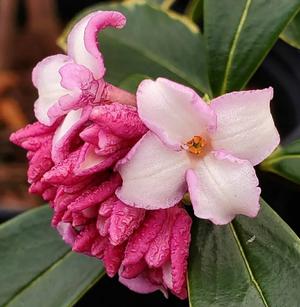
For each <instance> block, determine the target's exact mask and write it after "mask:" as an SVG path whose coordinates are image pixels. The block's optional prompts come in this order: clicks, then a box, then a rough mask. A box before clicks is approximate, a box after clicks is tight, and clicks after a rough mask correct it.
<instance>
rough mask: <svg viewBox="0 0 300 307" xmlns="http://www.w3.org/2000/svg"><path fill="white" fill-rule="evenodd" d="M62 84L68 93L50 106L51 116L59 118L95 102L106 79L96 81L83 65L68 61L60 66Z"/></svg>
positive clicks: (49, 112) (49, 113)
mask: <svg viewBox="0 0 300 307" xmlns="http://www.w3.org/2000/svg"><path fill="white" fill-rule="evenodd" d="M59 73H60V75H61V86H62V87H63V88H65V89H66V90H68V94H65V95H64V96H62V97H60V98H59V100H58V103H56V104H54V105H53V106H52V107H50V108H49V110H48V112H47V114H48V116H49V117H50V118H54V119H56V118H59V117H60V116H62V115H64V114H66V113H68V112H69V111H71V110H77V109H79V108H82V107H84V106H86V105H88V104H89V103H93V102H94V100H95V98H96V96H97V95H99V93H101V92H102V90H103V87H104V81H103V80H99V81H96V80H94V78H93V75H92V73H91V72H90V71H89V70H88V69H86V68H85V67H84V66H82V65H78V64H74V63H67V64H65V65H64V66H63V67H62V68H60V70H59Z"/></svg>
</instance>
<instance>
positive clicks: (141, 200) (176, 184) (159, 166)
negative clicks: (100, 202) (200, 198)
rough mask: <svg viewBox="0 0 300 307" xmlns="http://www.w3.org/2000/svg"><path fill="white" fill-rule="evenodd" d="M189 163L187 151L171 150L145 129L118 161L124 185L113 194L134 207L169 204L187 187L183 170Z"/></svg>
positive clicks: (155, 207)
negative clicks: (141, 136)
mask: <svg viewBox="0 0 300 307" xmlns="http://www.w3.org/2000/svg"><path fill="white" fill-rule="evenodd" d="M189 164H190V161H189V158H188V154H187V152H186V151H180V152H176V151H173V150H171V149H169V148H168V147H166V146H165V145H164V144H163V143H162V142H161V141H160V140H159V139H158V137H157V136H156V135H155V134H153V133H152V132H147V133H146V134H145V135H144V136H143V138H142V139H141V140H140V141H139V142H138V143H137V144H136V145H135V146H134V147H133V148H132V149H131V151H130V152H129V153H128V154H127V156H126V157H125V158H124V159H123V160H121V161H120V162H119V163H118V164H117V170H118V171H119V172H120V174H121V177H122V179H123V185H122V187H121V188H120V189H118V190H117V191H116V194H117V196H118V197H119V198H120V199H121V200H122V201H123V202H124V203H126V204H128V205H131V206H134V207H139V208H144V209H159V208H168V207H172V206H174V205H175V204H176V203H178V202H179V201H180V200H181V199H182V197H183V195H184V193H185V192H186V190H187V187H186V182H185V172H186V169H187V168H188V167H189Z"/></svg>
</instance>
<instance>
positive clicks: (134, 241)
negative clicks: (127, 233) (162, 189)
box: [123, 210, 166, 265]
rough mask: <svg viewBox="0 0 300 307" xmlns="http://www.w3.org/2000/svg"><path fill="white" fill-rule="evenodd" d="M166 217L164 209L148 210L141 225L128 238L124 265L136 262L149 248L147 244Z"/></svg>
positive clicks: (153, 237) (157, 231)
mask: <svg viewBox="0 0 300 307" xmlns="http://www.w3.org/2000/svg"><path fill="white" fill-rule="evenodd" d="M165 218H166V210H154V211H149V212H148V213H147V216H146V218H145V220H144V222H143V224H142V225H141V227H140V228H139V229H138V230H137V231H136V232H135V233H134V234H133V235H132V237H131V238H130V239H129V241H128V244H127V247H126V251H125V258H124V260H123V264H124V265H130V264H135V263H138V262H139V261H140V260H141V259H142V258H143V257H144V255H145V253H146V252H147V251H148V249H149V244H150V243H151V242H152V241H153V240H154V239H155V237H156V236H157V235H158V233H159V232H160V230H161V228H162V225H163V223H164V222H165Z"/></svg>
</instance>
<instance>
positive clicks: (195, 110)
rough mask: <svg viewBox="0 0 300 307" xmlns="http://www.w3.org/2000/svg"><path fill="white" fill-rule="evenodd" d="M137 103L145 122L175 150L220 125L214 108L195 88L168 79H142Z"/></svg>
mask: <svg viewBox="0 0 300 307" xmlns="http://www.w3.org/2000/svg"><path fill="white" fill-rule="evenodd" d="M137 105H138V113H139V116H140V118H141V119H142V121H143V122H144V124H145V125H146V126H147V127H148V128H149V129H150V130H151V131H153V132H154V133H155V134H157V135H158V136H159V138H160V139H161V140H162V141H163V142H164V143H165V144H166V145H168V146H169V147H171V148H172V149H175V150H180V149H181V146H182V145H183V144H185V143H186V142H188V141H189V140H190V139H191V138H192V137H193V136H197V135H202V136H206V135H207V134H208V133H211V132H212V131H214V130H215V127H216V115H215V113H214V111H213V110H212V109H211V108H210V107H209V106H208V105H207V104H206V103H205V102H204V101H203V100H202V99H201V98H200V97H199V96H198V95H197V93H196V92H195V91H193V90H192V89H190V88H188V87H186V86H183V85H181V84H178V83H175V82H173V81H169V80H167V79H163V78H158V79H157V80H156V81H152V80H144V81H142V83H141V84H140V85H139V88H138V91H137Z"/></svg>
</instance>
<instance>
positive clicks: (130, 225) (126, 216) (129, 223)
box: [109, 200, 145, 245]
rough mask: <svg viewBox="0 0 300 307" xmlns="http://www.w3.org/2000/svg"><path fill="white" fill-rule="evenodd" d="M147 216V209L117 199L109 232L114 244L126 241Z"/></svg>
mask: <svg viewBox="0 0 300 307" xmlns="http://www.w3.org/2000/svg"><path fill="white" fill-rule="evenodd" d="M144 216H145V210H143V209H139V208H133V207H129V206H127V205H125V204H124V203H122V202H121V201H120V200H117V201H116V202H115V204H114V206H113V211H112V215H111V219H110V226H109V234H110V241H111V243H112V244H113V245H119V244H121V243H122V242H124V241H126V240H127V239H128V238H129V237H130V236H131V235H132V233H133V232H134V231H135V230H136V229H137V228H138V227H139V226H140V224H141V222H142V221H143V219H144Z"/></svg>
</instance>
